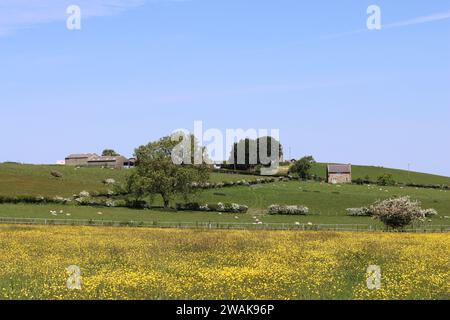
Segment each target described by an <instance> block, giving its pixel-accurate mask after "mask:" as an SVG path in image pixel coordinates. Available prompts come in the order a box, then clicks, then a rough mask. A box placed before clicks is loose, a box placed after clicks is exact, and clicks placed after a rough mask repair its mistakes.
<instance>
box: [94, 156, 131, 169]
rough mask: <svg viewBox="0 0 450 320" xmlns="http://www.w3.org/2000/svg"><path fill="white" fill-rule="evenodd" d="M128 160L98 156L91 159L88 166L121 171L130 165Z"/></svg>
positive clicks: (120, 157)
mask: <svg viewBox="0 0 450 320" xmlns="http://www.w3.org/2000/svg"><path fill="white" fill-rule="evenodd" d="M128 162H129V161H128V159H127V158H125V157H122V156H116V157H111V156H106V157H105V156H96V157H91V158H89V160H88V162H87V165H88V166H89V167H101V168H116V169H121V168H123V167H124V166H125V163H128Z"/></svg>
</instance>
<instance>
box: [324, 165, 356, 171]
mask: <svg viewBox="0 0 450 320" xmlns="http://www.w3.org/2000/svg"><path fill="white" fill-rule="evenodd" d="M327 168H328V172H329V173H351V172H352V165H351V164H329V165H328V166H327Z"/></svg>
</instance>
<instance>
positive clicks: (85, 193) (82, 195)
mask: <svg viewBox="0 0 450 320" xmlns="http://www.w3.org/2000/svg"><path fill="white" fill-rule="evenodd" d="M78 196H79V197H80V198H86V197H90V194H89V192H87V191H81V192H80V194H79V195H78Z"/></svg>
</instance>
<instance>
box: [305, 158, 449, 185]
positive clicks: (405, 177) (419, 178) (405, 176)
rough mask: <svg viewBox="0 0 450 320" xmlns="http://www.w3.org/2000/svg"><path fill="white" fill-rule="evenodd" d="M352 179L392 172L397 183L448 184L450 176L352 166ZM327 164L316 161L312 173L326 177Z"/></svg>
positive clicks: (372, 177)
mask: <svg viewBox="0 0 450 320" xmlns="http://www.w3.org/2000/svg"><path fill="white" fill-rule="evenodd" d="M352 171H353V173H352V179H353V180H355V179H358V178H362V179H364V178H365V177H366V176H369V177H370V180H371V181H376V180H377V178H378V177H379V176H381V175H383V174H392V176H393V177H394V179H395V181H396V182H399V183H416V184H424V185H433V184H446V185H450V177H444V176H438V175H433V174H427V173H419V172H409V173H408V171H406V170H399V169H389V168H383V167H373V166H358V165H353V166H352ZM326 172H327V164H326V163H316V164H314V166H313V168H312V172H311V173H312V174H314V175H316V176H320V177H322V178H326Z"/></svg>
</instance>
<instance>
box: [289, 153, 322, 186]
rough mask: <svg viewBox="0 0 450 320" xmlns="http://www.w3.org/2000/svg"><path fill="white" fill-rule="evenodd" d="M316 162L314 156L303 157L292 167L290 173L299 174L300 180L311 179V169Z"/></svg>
mask: <svg viewBox="0 0 450 320" xmlns="http://www.w3.org/2000/svg"><path fill="white" fill-rule="evenodd" d="M315 162H316V161H315V160H314V158H313V157H312V156H306V157H303V158H301V159H300V160H297V161H296V162H295V163H294V164H293V165H292V166H291V167H290V169H289V172H290V173H296V174H298V177H299V178H300V179H303V180H306V179H309V178H310V177H311V173H310V171H311V167H312V165H313V164H314V163H315Z"/></svg>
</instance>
